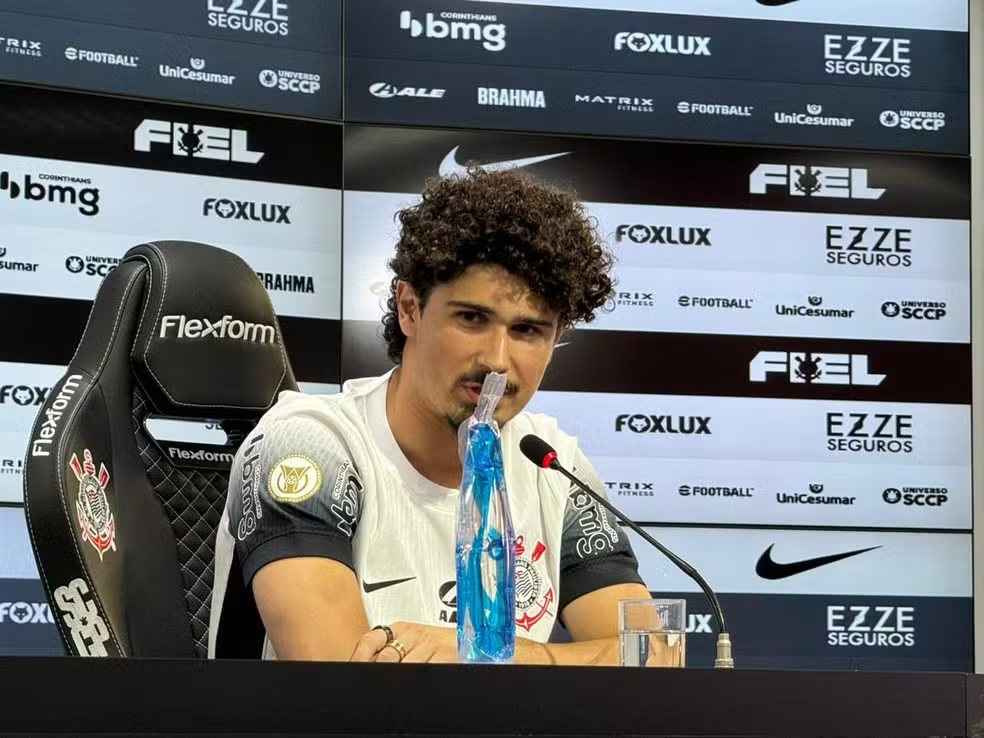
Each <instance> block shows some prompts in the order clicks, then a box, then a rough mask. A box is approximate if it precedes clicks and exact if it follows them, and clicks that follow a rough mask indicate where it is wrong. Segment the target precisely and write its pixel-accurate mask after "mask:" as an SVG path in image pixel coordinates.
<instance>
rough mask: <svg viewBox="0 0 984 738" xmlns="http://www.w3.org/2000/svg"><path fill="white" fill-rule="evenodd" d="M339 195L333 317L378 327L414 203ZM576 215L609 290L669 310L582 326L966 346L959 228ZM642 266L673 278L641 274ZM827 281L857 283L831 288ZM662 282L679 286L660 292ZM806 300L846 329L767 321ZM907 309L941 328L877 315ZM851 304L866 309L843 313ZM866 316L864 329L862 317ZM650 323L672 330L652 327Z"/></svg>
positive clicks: (728, 216)
mask: <svg viewBox="0 0 984 738" xmlns="http://www.w3.org/2000/svg"><path fill="white" fill-rule="evenodd" d="M344 197H345V209H344V217H345V244H346V252H345V264H344V273H345V285H346V289H345V290H344V295H343V315H344V316H345V319H346V320H377V319H378V318H379V317H380V316H381V315H382V312H383V305H384V303H385V298H386V295H387V294H388V292H387V290H388V288H389V279H390V277H391V274H390V273H389V271H388V270H387V267H386V263H387V261H388V260H389V259H391V258H392V257H393V252H394V249H395V246H396V242H397V239H398V237H399V226H398V224H397V223H395V222H394V219H393V216H394V214H395V213H396V212H397V211H398V210H399V209H400V208H403V207H407V206H408V205H411V204H414V203H416V202H417V201H419V196H416V195H412V194H400V193H397V194H390V193H376V192H346V193H345V196H344ZM587 208H588V212H589V214H590V215H592V216H594V217H595V218H597V220H598V229H599V233H600V235H601V236H602V237H603V238H604V239H605V241H606V243H607V244H608V246H609V248H611V250H612V252H613V253H614V255H615V257H616V260H617V262H616V275H617V276H618V277H619V280H620V284H619V285H618V287H619V289H620V290H622V291H628V292H640V293H646V292H649V291H651V290H652V289H655V288H657V287H658V288H659V290H660V291H661V292H663V294H662V298H665V299H669V300H670V303H671V304H668V305H666V306H665V308H664V309H662V310H658V311H657V310H653V311H652V312H651V313H650V312H646V313H645V314H643V313H642V311H634V312H636V313H638V315H637V316H633V315H632V313H633V311H632V310H631V309H630V310H627V311H622V312H621V313H619V312H616V314H615V315H612V316H608V317H605V318H603V319H602V322H599V323H596V324H594V325H593V326H588V327H599V328H601V327H608V328H621V329H626V328H628V329H631V330H654V331H658V330H677V331H681V330H692V331H696V332H716V333H730V332H738V333H746V334H757V333H760V334H764V335H802V336H811V335H815V336H825V337H826V336H842V337H877V338H892V337H899V338H908V337H912V338H914V339H916V340H955V341H966V340H968V339H967V335H968V330H969V329H968V327H967V323H968V317H967V299H968V297H967V287H966V285H967V279H968V276H967V275H968V253H969V226H968V223H967V222H966V221H955V220H942V219H941V220H937V219H928V218H876V217H870V216H845V215H823V214H819V215H818V214H814V213H785V212H766V211H753V210H750V211H745V210H723V209H713V208H679V207H663V206H655V205H653V206H641V205H612V204H608V203H588V204H587ZM646 269H649V270H653V269H660V270H681V271H665V272H662V271H661V272H653V271H642V270H646ZM683 270H689V271H683ZM698 270H699V271H698ZM650 275H652V276H650ZM637 276H638V278H637ZM835 277H836V278H841V277H858V278H862V277H863V278H865V279H864V280H861V281H855V280H851V279H848V280H842V279H838V280H837V281H832V279H833V278H835ZM875 278H878V279H875ZM643 279H645V282H642V281H640V280H643ZM650 284H652V287H650V286H648V285H650ZM667 284H669V285H674V286H676V285H679V287H680V289H679V290H676V289H675V288H674V290H667V288H666V287H665V285H667ZM691 285H692V288H693V289H692V294H694V295H696V296H714V295H717V296H725V294H728V295H731V294H732V293H733V296H734V297H736V298H752V299H754V300H755V302H756V303H757V305H756V307H755V310H754V313H755V315H756V318H759V319H758V320H755V319H751V318H749V317H748V315H746V312H745V311H741V310H739V311H736V312H735V313H733V314H731V315H730V316H729V314H728V313H729V311H725V310H711V311H701V310H690V309H686V310H685V309H681V308H680V306H678V305H677V304H676V300H677V298H678V297H680V296H683V295H684V294H687V295H688V296H689V294H691V293H685V291H684V288H685V287H687V288H689V287H690V286H691ZM770 289H771V290H772V291H773V293H774V296H773V297H774V300H775V302H773V303H772V304H768V300H769V297H770V296H769V295H768V294H767V295H766V296H765V297H764V298H761V297H760V296H759V295H760V292H766V293H768V291H769V290H770ZM700 290H704V291H705V292H709V294H707V295H703V293H702V292H700ZM714 290H717V291H718V292H720V293H721V294H717V293H715V292H713V291H714ZM934 295H936V296H934ZM810 296H814V297H816V296H820V297H823V298H825V299H827V300H828V302H829V300H830V299H832V298H834V297H835V296H836V297H843V298H844V300H845V301H847V302H849V303H850V304H847V305H846V306H845V307H846V309H855V311H856V312H855V313H854V315H853V316H852V319H849V320H846V321H836V320H826V319H822V318H820V319H813V318H788V317H779V316H776V315H775V309H774V308H775V304H776V303H777V302H778V301H783V302H786V301H789V300H796V299H799V300H800V301H802V302H804V304H806V305H807V306H808V303H807V300H808V298H809V297H810ZM879 297H882V299H880V300H879ZM763 300H764V302H763ZM906 300H912V301H918V302H938V301H943V302H947V308H946V311H947V312H946V316H945V320H940V321H920V320H907V319H905V318H903V317H901V316H899V317H897V318H894V319H893V318H891V317H887V316H884V315H882V313H881V309H882V306H883V305H884V303H886V302H889V301H892V302H900V301H906ZM858 301H862V302H864V303H865V306H863V307H857V308H854V304H855V303H857V302H858ZM951 306H952V307H951ZM828 307H837V306H836V305H832V304H829V305H828ZM900 307H901V306H900ZM667 311H669V312H667ZM865 311H867V312H868V313H870V314H871V315H870V320H865V319H864V316H863V313H864V312H865ZM748 312H753V311H751V310H750V311H748ZM616 316H617V317H616ZM660 318H662V319H663V323H667V322H668V323H671V324H672V325H674V326H677V327H675V328H668V327H666V326H665V325H662V323H661V322H660ZM604 320H608V321H609V324H608V325H605V324H604V322H603V321H604ZM613 320H614V321H615V322H611V321H613ZM729 320H730V321H733V322H735V323H736V324H737V325H735V326H732V325H730V324H729ZM623 321H632V323H633V324H632V325H626V323H625V322H623ZM661 326H662V327H661Z"/></svg>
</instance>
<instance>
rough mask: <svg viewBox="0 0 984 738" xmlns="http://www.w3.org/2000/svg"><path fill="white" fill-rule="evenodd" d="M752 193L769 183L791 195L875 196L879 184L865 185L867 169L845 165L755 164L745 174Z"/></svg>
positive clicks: (880, 191)
mask: <svg viewBox="0 0 984 738" xmlns="http://www.w3.org/2000/svg"><path fill="white" fill-rule="evenodd" d="M748 184H749V189H748V191H749V192H751V193H752V194H753V195H765V194H767V192H768V188H769V187H777V186H781V187H785V188H786V191H787V192H788V193H789V194H790V195H793V196H795V197H837V198H847V199H851V200H878V199H879V198H881V196H882V195H884V194H885V188H883V187H869V186H868V170H867V169H858V168H851V169H847V168H845V167H824V168H823V169H817V168H815V167H812V166H810V165H809V164H807V165H805V166H803V165H798V164H759V165H758V166H757V167H755V169H754V170H753V171H752V173H751V175H750V177H749V183H748Z"/></svg>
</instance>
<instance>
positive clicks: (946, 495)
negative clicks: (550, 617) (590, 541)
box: [588, 451, 972, 530]
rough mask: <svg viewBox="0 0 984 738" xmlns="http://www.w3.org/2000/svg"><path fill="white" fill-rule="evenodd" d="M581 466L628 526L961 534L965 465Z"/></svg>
mask: <svg viewBox="0 0 984 738" xmlns="http://www.w3.org/2000/svg"><path fill="white" fill-rule="evenodd" d="M588 453H590V451H588ZM590 459H591V463H592V464H593V465H594V467H595V470H596V471H597V472H598V474H599V476H600V477H601V479H602V480H603V481H604V484H605V489H606V490H607V492H608V496H609V499H611V501H612V502H613V503H614V504H615V505H617V506H618V507H619V509H621V510H622V511H623V512H624V513H625V514H626V515H628V516H629V518H631V519H632V520H635V521H637V522H639V521H644V522H647V523H709V524H725V525H729V524H730V525H803V526H843V527H848V528H854V527H879V526H885V527H891V528H923V529H926V528H950V529H960V530H970V528H971V504H972V503H971V500H972V494H971V473H970V465H969V464H967V465H964V466H930V465H927V464H919V465H900V466H895V465H884V464H867V463H864V462H863V461H859V462H857V463H852V462H849V461H842V462H839V463H834V464H830V463H822V462H813V463H798V462H795V461H775V460H773V461H770V462H769V463H762V462H760V461H755V460H742V459H701V460H700V461H695V460H694V459H691V458H681V459H674V458H660V457H650V456H640V457H635V458H625V457H617V456H601V455H591V456H590Z"/></svg>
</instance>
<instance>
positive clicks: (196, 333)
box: [160, 315, 277, 343]
mask: <svg viewBox="0 0 984 738" xmlns="http://www.w3.org/2000/svg"><path fill="white" fill-rule="evenodd" d="M172 328H176V329H177V330H176V332H175V334H174V335H169V333H170V330H171V329H172ZM160 337H161V338H182V339H186V340H192V341H197V340H199V339H202V338H210V337H211V338H220V339H231V340H233V341H245V342H248V343H276V341H277V332H276V330H275V329H274V327H273V326H272V325H265V324H263V323H249V322H247V321H245V320H238V319H236V318H233V317H232V316H231V315H223V316H222V317H221V318H219V319H218V320H209V319H208V318H189V317H188V316H187V315H165V316H164V317H163V318H161V330H160Z"/></svg>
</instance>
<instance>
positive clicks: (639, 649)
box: [618, 600, 687, 668]
mask: <svg viewBox="0 0 984 738" xmlns="http://www.w3.org/2000/svg"><path fill="white" fill-rule="evenodd" d="M618 633H619V641H620V643H619V647H620V654H619V664H621V665H622V666H653V667H657V666H664V667H679V668H682V667H684V666H686V664H687V601H686V600H622V601H621V602H620V603H619V610H618Z"/></svg>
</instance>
